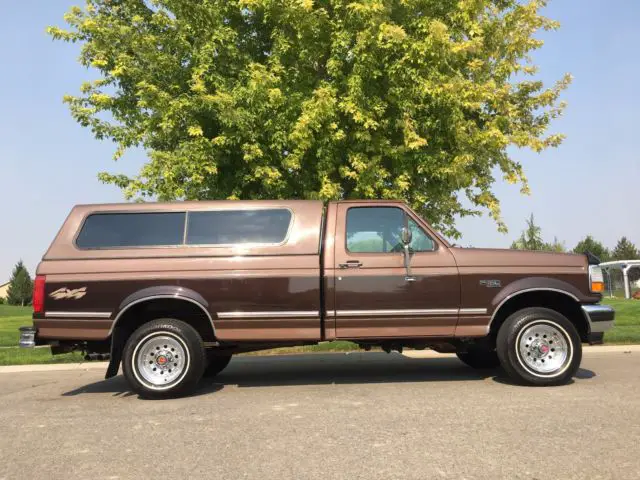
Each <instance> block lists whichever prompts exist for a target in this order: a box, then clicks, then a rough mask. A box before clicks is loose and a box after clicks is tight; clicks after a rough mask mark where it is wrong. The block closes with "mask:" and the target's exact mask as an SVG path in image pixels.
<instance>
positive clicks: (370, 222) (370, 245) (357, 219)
mask: <svg viewBox="0 0 640 480" xmlns="http://www.w3.org/2000/svg"><path fill="white" fill-rule="evenodd" d="M403 224H404V212H403V211H402V210H401V209H399V208H396V207H352V208H350V209H349V210H347V250H348V251H350V252H354V253H355V252H358V253H386V252H399V251H400V250H401V249H402V242H401V241H400V233H401V231H402V226H403Z"/></svg>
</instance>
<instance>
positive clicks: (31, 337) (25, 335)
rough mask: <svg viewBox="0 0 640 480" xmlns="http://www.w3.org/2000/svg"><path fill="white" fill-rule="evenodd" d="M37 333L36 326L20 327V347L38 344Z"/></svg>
mask: <svg viewBox="0 0 640 480" xmlns="http://www.w3.org/2000/svg"><path fill="white" fill-rule="evenodd" d="M36 333H37V330H36V329H35V328H34V327H20V347H22V348H33V347H35V346H36Z"/></svg>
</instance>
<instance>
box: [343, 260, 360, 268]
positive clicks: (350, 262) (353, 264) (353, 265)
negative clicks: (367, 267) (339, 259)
mask: <svg viewBox="0 0 640 480" xmlns="http://www.w3.org/2000/svg"><path fill="white" fill-rule="evenodd" d="M338 266H339V267H340V268H360V267H361V266H362V262H360V261H359V260H348V261H347V263H340V264H338Z"/></svg>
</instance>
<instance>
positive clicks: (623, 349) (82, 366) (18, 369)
mask: <svg viewBox="0 0 640 480" xmlns="http://www.w3.org/2000/svg"><path fill="white" fill-rule="evenodd" d="M582 351H583V353H584V355H594V354H600V353H632V352H640V345H596V346H585V347H583V350H582ZM355 352H356V353H362V354H366V352H362V351H359V350H357V351H355ZM322 353H326V354H333V355H349V354H350V353H354V352H322ZM285 355H286V354H285ZM289 355H315V353H312V354H307V353H294V354H289ZM403 355H404V356H405V357H408V358H442V357H452V356H454V354H452V353H448V354H447V353H438V352H434V351H433V350H405V352H404V353H403ZM258 356H259V355H254V356H251V357H250V358H255V357H258ZM269 356H270V355H269ZM108 364H109V363H108V362H83V363H55V364H45V365H9V366H4V367H0V373H24V372H55V371H65V370H67V371H68V370H77V371H87V370H100V369H102V370H106V369H107V365H108Z"/></svg>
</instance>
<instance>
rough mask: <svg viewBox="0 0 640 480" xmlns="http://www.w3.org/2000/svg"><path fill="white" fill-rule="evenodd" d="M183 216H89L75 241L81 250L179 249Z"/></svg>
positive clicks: (146, 214) (138, 214)
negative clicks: (171, 246)
mask: <svg viewBox="0 0 640 480" xmlns="http://www.w3.org/2000/svg"><path fill="white" fill-rule="evenodd" d="M184 219H185V213H184V212H175V213H174V212H171V213H99V214H93V215H89V216H88V217H87V219H86V220H85V222H84V225H83V226H82V230H81V231H80V234H79V235H78V238H77V239H76V244H77V245H78V247H80V248H113V247H150V246H162V245H182V241H183V235H184Z"/></svg>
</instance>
